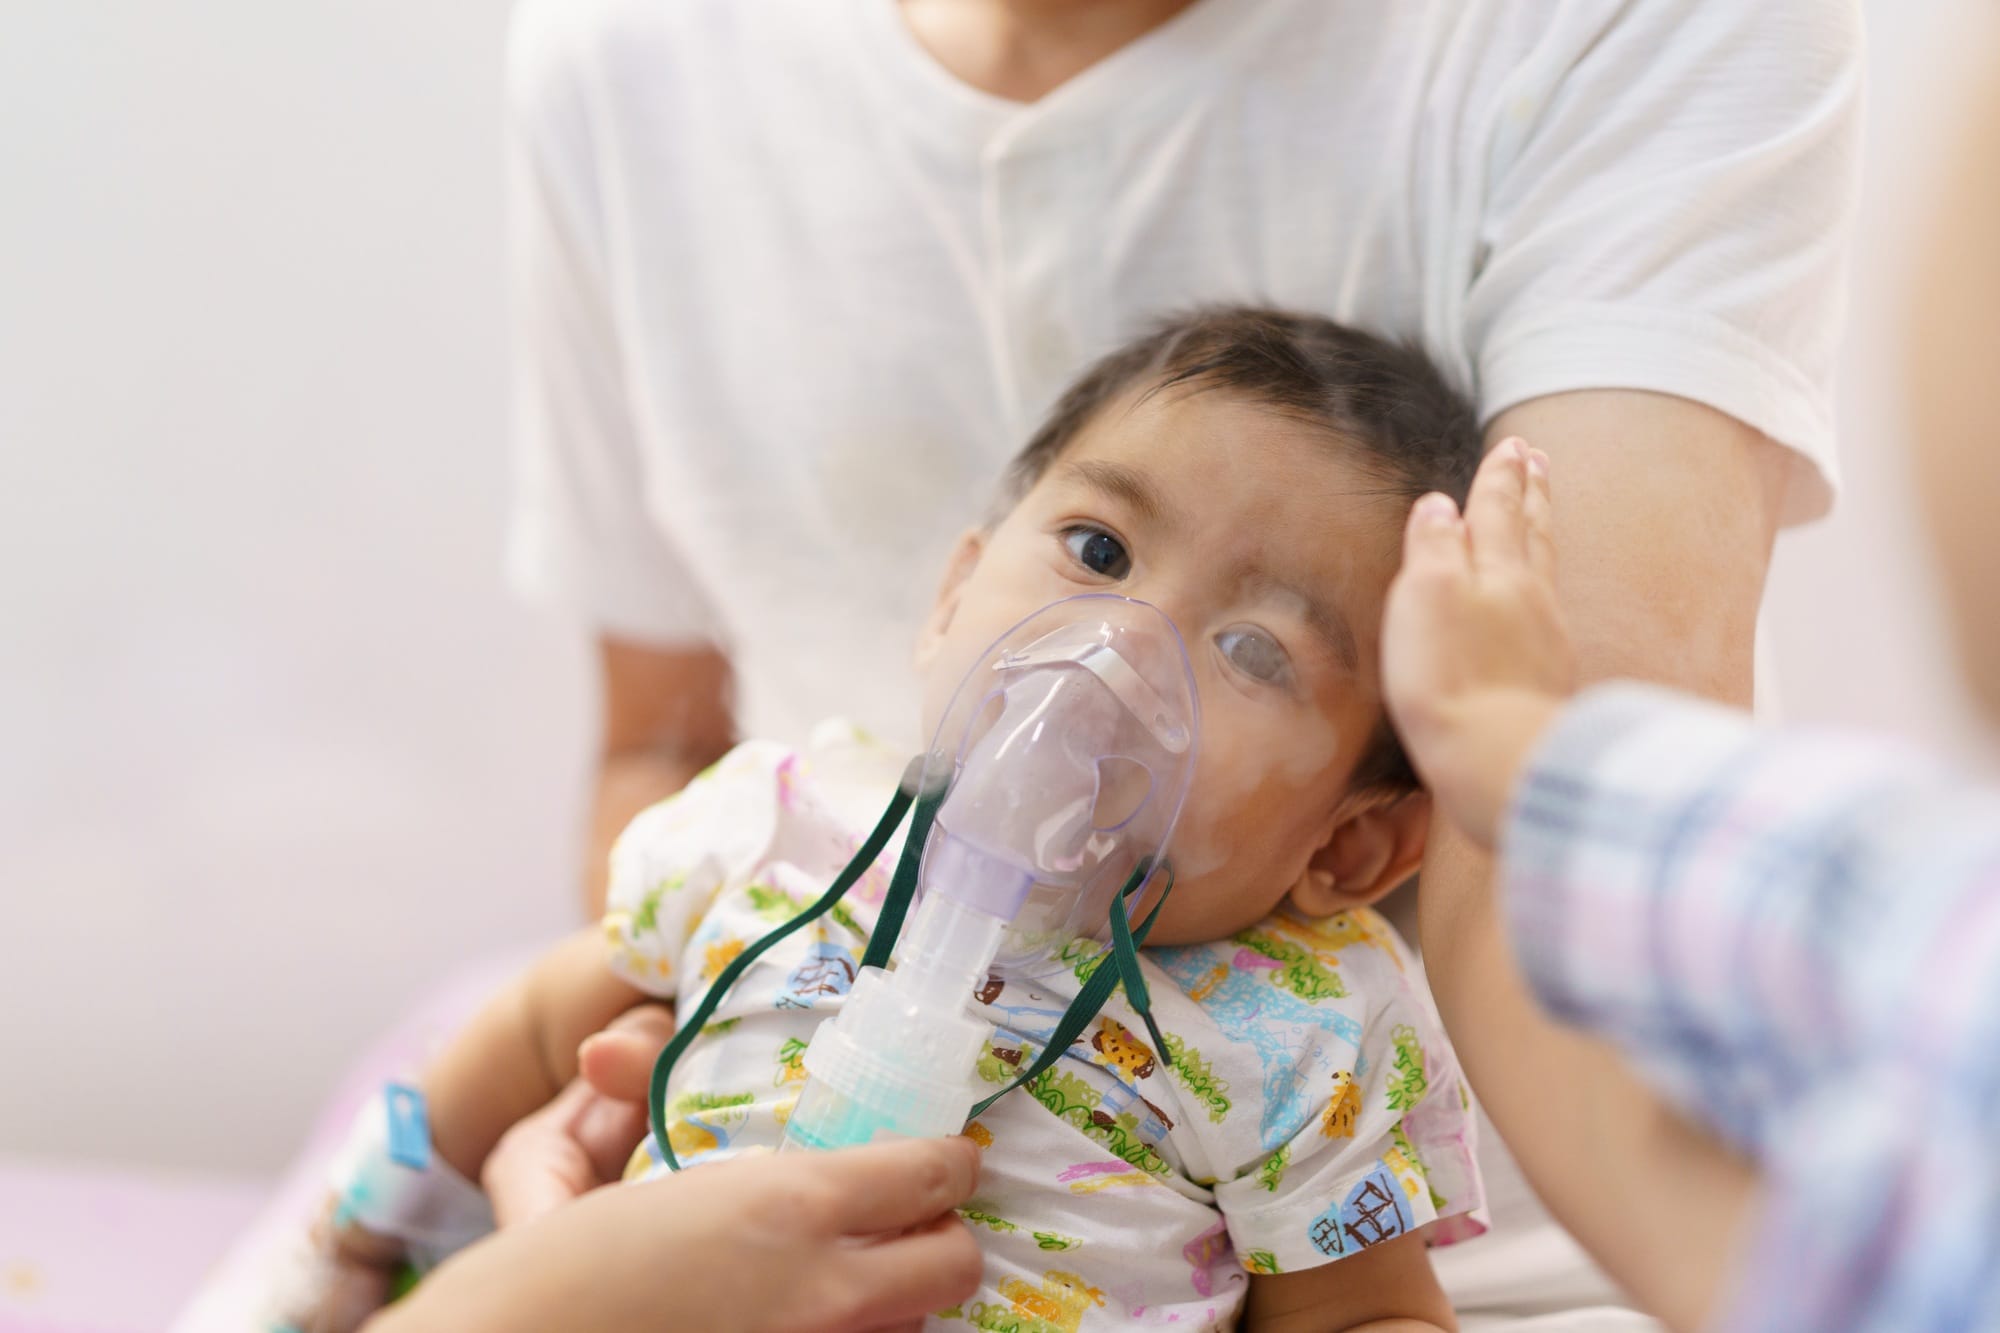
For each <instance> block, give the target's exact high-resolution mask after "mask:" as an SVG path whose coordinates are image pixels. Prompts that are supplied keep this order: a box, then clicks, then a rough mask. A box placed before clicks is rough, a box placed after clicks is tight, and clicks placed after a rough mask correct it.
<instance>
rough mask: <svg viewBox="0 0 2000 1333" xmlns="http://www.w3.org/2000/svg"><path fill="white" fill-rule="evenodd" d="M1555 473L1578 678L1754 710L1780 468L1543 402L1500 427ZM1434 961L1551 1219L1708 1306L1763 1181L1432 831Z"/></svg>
mask: <svg viewBox="0 0 2000 1333" xmlns="http://www.w3.org/2000/svg"><path fill="white" fill-rule="evenodd" d="M1495 430H1496V434H1497V433H1500V432H1503V431H1504V432H1507V433H1518V434H1520V435H1522V436H1525V437H1526V438H1527V439H1528V440H1529V441H1530V443H1532V444H1534V445H1536V446H1537V447H1539V448H1541V449H1542V450H1544V451H1545V452H1546V453H1547V454H1548V455H1549V456H1550V461H1551V468H1550V474H1549V475H1550V481H1551V489H1552V491H1553V496H1554V509H1553V512H1554V515H1555V522H1554V537H1555V551H1556V557H1557V569H1556V579H1555V584H1556V590H1557V592H1558V595H1559V600H1560V602H1561V607H1562V611H1563V613H1564V616H1565V618H1566V619H1567V621H1568V623H1569V627H1570V637H1571V639H1572V640H1573V643H1574V647H1575V665H1576V670H1577V674H1578V677H1579V678H1580V680H1581V681H1582V682H1584V683H1589V682H1591V681H1595V680H1603V679H1608V678H1613V677H1638V678H1643V679H1649V680H1654V681H1658V682H1661V683H1665V684H1669V685H1672V686H1675V687H1677V688H1680V689H1686V690H1690V691H1693V692H1696V693H1700V694H1704V695H1708V696H1710V697H1713V698H1718V699H1722V700H1725V701H1727V702H1731V703H1737V704H1743V703H1747V702H1748V701H1749V699H1750V694H1751V687H1752V665H1753V660H1754V642H1755V631H1756V615H1757V606H1758V603H1759V601H1760V600H1761V597H1762V593H1763V584H1764V575H1765V571H1766V568H1767V567H1768V563H1769V559H1770V551H1771V543H1772V540H1773V536H1774V533H1775V528H1776V515H1777V512H1778V510H1779V508H1780V503H1781V501H1782V498H1783V493H1784V488H1785V482H1786V477H1787V466H1788V465H1787V462H1786V460H1785V457H1784V455H1783V453H1782V451H1780V450H1778V449H1777V448H1776V446H1774V445H1772V444H1770V443H1769V442H1768V441H1765V440H1763V439H1762V438H1761V437H1759V436H1757V435H1756V433H1755V432H1754V431H1751V430H1749V429H1748V428H1747V427H1744V426H1742V425H1741V424H1740V423H1737V422H1734V421H1731V420H1730V419H1728V418H1726V417H1723V416H1721V415H1720V414H1718V413H1715V412H1713V411H1711V410H1709V409H1707V408H1703V407H1700V406H1698V405H1696V404H1693V403H1688V402H1684V401H1681V400H1676V399H1669V398H1662V397H1659V396H1657V395H1647V394H1627V393H1604V394H1575V395H1568V396H1566V397H1563V398H1555V399H1547V400H1543V401H1541V402H1537V403H1530V404H1527V405H1526V406H1524V407H1521V408H1517V409H1515V410H1514V411H1512V412H1509V413H1508V414H1507V415H1506V416H1505V417H1504V418H1503V419H1502V421H1501V422H1500V423H1498V425H1497V426H1496V428H1495ZM1419 910H1420V914H1421V928H1422V937H1423V943H1424V951H1425V959H1426V966H1427V970H1428V972H1429V975H1430V978H1431V982H1432V985H1433V988H1434V989H1435V991H1436V994H1437V999H1438V1004H1439V1009H1440V1012H1441V1014H1442V1016H1443V1018H1444V1020H1445V1025H1446V1027H1447V1029H1448V1030H1449V1031H1450V1033H1451V1036H1452V1040H1453V1043H1454V1045H1455V1046H1456V1047H1457V1048H1458V1051H1459V1054H1460V1058H1461V1059H1462V1060H1463V1062H1464V1064H1465V1067H1466V1070H1467V1073H1468V1074H1469V1075H1470V1077H1471V1080H1472V1084H1473V1087H1474V1089H1475V1091H1476V1092H1478V1094H1479V1095H1480V1097H1481V1098H1482V1100H1483V1101H1484V1102H1485V1103H1486V1106H1487V1109H1488V1111H1489V1112H1490V1114H1491V1115H1492V1117H1493V1121H1494V1123H1495V1125H1496V1126H1497V1127H1498V1128H1499V1130H1500V1132H1501V1134H1502V1135H1503V1136H1504V1137H1505V1138H1506V1139H1507V1142H1508V1144H1509V1146H1510V1147H1511V1148H1512V1149H1513V1150H1514V1153H1515V1155H1516V1157H1517V1158H1518V1159H1519V1160H1520V1163H1521V1165H1522V1168H1523V1170H1524V1171H1525V1173H1526V1174H1527V1177H1528V1179H1529V1181H1530V1182H1531V1183H1532V1184H1533V1185H1534V1186H1535V1188H1536V1190H1537V1192H1538V1193H1540V1194H1541V1195H1542V1197H1543V1199H1544V1200H1545V1202H1547V1204H1548V1205H1549V1207H1550V1209H1551V1211H1553V1212H1554V1213H1555V1214H1556V1216H1557V1217H1559V1218H1560V1219H1561V1220H1562V1221H1563V1222H1564V1223H1565V1224H1566V1225H1568V1226H1569V1227H1570V1229H1571V1230H1572V1231H1573V1232H1574V1233H1575V1234H1576V1236H1577V1238H1578V1239H1579V1240H1580V1241H1581V1242H1582V1243H1583V1244H1584V1245H1585V1247H1586V1248H1588V1249H1589V1250H1591V1251H1592V1252H1593V1253H1594V1254H1595V1255H1596V1256H1597V1257H1598V1258H1599V1260H1600V1261H1601V1262H1603V1264H1604V1266H1605V1267H1606V1268H1607V1269H1608V1270H1609V1271H1610V1272H1611V1274H1612V1275H1613V1276H1614V1277H1615V1278H1617V1279H1618V1280H1619V1281H1621V1282H1622V1283H1624V1284H1625V1285H1626V1286H1627V1288H1628V1289H1630V1290H1631V1292H1632V1294H1633V1295H1634V1296H1635V1297H1636V1298H1638V1299H1639V1300H1640V1301H1641V1303H1643V1304H1644V1305H1646V1306H1647V1307H1648V1308H1650V1309H1652V1310H1654V1311H1655V1312H1657V1313H1658V1314H1660V1315H1661V1316H1662V1317H1664V1318H1666V1319H1667V1320H1668V1321H1669V1322H1670V1323H1671V1324H1673V1325H1675V1326H1676V1327H1684V1328H1691V1327H1694V1326H1696V1325H1697V1324H1699V1323H1700V1322H1701V1320H1702V1319H1703V1317H1704V1316H1705V1315H1706V1313H1707V1312H1708V1311H1709V1309H1710V1308H1711V1306H1712V1304H1713V1303H1714V1299H1715V1296H1716V1293H1717V1290H1718V1288H1719V1286H1720V1283H1721V1282H1722V1280H1723V1278H1724V1275H1726V1273H1727V1272H1728V1271H1729V1263H1728V1259H1729V1256H1730V1254H1731V1253H1732V1251H1733V1248H1734V1244H1735V1240H1736V1237H1737V1234H1738V1232H1739V1230H1740V1228H1741V1226H1742V1222H1743V1219H1744V1217H1745V1216H1746V1214H1747V1212H1748V1208H1749V1201H1750V1198H1751V1196H1752V1193H1753V1190H1754V1184H1755V1182H1754V1177H1753V1175H1752V1173H1751V1171H1750V1169H1749V1168H1748V1167H1747V1166H1746V1165H1745V1164H1744V1163H1743V1162H1741V1161H1740V1160H1738V1159H1736V1158H1734V1157H1733V1156H1732V1155H1731V1154H1730V1153H1729V1152H1728V1151H1727V1150H1725V1149H1723V1148H1722V1147H1721V1146H1720V1142H1719V1140H1717V1139H1715V1138H1713V1137H1712V1136H1710V1135H1708V1134H1706V1133H1705V1132H1704V1131H1702V1130H1700V1129H1699V1128H1697V1127H1695V1126H1693V1125H1691V1124H1689V1123H1688V1122H1687V1121H1686V1120H1685V1119H1684V1118H1683V1117H1681V1116H1680V1115H1679V1114H1677V1113H1676V1112H1675V1111H1674V1110H1673V1108H1671V1107H1670V1106H1669V1105H1668V1104H1667V1103H1665V1102H1664V1101H1662V1100H1661V1099H1660V1098H1659V1097H1658V1096H1657V1095H1656V1094H1654V1093H1653V1092H1652V1091H1651V1090H1650V1089H1649V1088H1648V1087H1647V1086H1646V1085H1645V1084H1643V1083H1642V1082H1641V1081H1640V1080H1639V1079H1638V1078H1637V1076H1636V1075H1635V1074H1634V1073H1633V1072H1632V1071H1631V1069H1630V1067H1629V1066H1628V1065H1626V1064H1625V1063H1624V1061H1623V1060H1622V1059H1621V1058H1620V1056H1619V1055H1618V1053H1617V1052H1616V1051H1614V1050H1613V1049H1611V1048H1610V1047H1608V1046H1606V1045H1604V1044H1602V1043H1600V1042H1598V1041H1597V1040H1595V1039H1593V1038H1591V1037H1587V1036H1585V1035H1583V1034H1581V1033H1578V1032H1576V1031H1573V1030H1570V1029H1568V1028H1565V1027H1563V1026H1561V1025H1560V1024H1558V1023H1557V1022H1555V1021H1554V1020H1553V1019H1551V1018H1550V1017H1549V1016H1548V1015H1547V1014H1546V1013H1545V1012H1544V1011H1543V1010H1542V1009H1541V1008H1540V1007H1539V1005H1538V1004H1537V1003H1536V1001H1535V998H1534V996H1533V994H1532V993H1531V992H1530V990H1529V987H1528V984H1527V982H1526V979H1525V978H1524V976H1523V975H1522V973H1521V971H1520V969H1519V966H1518V964H1517V962H1516V959H1515V955H1514V952H1513V948H1512V943H1511V941H1510V940H1509V939H1508V937H1507V934H1506V929H1505V923H1504V921H1503V919H1502V912H1501V905H1500V904H1499V902H1498V901H1497V899H1496V897H1495V886H1494V876H1493V867H1492V865H1491V863H1490V861H1489V859H1488V858H1487V857H1486V856H1485V855H1484V854H1483V853H1481V852H1480V851H1478V850H1477V848H1476V847H1474V846H1473V845H1472V844H1471V843H1470V841H1468V840H1467V839H1466V838H1464V837H1463V835H1461V834H1459V833H1457V832H1456V831H1455V830H1452V829H1450V828H1449V827H1447V826H1445V824H1444V822H1443V821H1440V822H1439V826H1438V827H1437V828H1436V830H1435V831H1434V835H1433V838H1432V841H1431V846H1430V851H1429V855H1428V857H1427V858H1426V861H1425V865H1424V875H1423V891H1422V894H1421V902H1420V909H1419Z"/></svg>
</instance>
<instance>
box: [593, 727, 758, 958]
mask: <svg viewBox="0 0 2000 1333" xmlns="http://www.w3.org/2000/svg"><path fill="white" fill-rule="evenodd" d="M725 751H726V746H723V747H720V748H716V747H711V748H709V749H704V750H701V751H693V750H680V749H673V750H641V751H635V752H627V753H614V754H608V755H606V756H605V757H604V760H603V762H602V764H601V765H600V767H599V769H598V775H597V789H596V792H595V794H594V798H593V800H592V802H591V814H590V838H589V845H588V847H587V848H586V850H585V853H584V855H585V859H584V871H583V909H584V913H585V915H586V916H588V917H589V918H591V919H592V920H595V919H596V918H597V917H599V916H601V915H603V912H604V898H605V894H606V893H607V892H609V890H610V887H611V846H612V844H613V843H615V842H617V841H618V835H619V834H620V833H623V832H624V831H625V826H626V825H627V824H629V823H631V822H632V817H633V816H634V815H637V814H638V813H639V812H640V811H641V810H644V809H646V808H647V807H649V806H652V805H657V804H658V803H659V802H661V801H664V800H666V799H667V798H668V797H669V796H672V795H673V794H674V793H675V792H677V791H679V790H680V789H681V788H683V787H685V786H687V784H688V783H689V782H691V781H693V780H694V777H695V775H696V774H698V773H700V772H701V771H702V770H703V769H704V768H707V767H708V766H709V765H710V764H712V763H714V762H715V761H716V760H717V759H720V758H721V757H722V755H723V754H724V753H725Z"/></svg>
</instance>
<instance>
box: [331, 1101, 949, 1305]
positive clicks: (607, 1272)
mask: <svg viewBox="0 0 2000 1333" xmlns="http://www.w3.org/2000/svg"><path fill="white" fill-rule="evenodd" d="M978 1173H979V1153H978V1150H977V1149H976V1148H975V1147H974V1146H973V1144H972V1143H971V1141H970V1140H967V1139H962V1138H953V1139H905V1140H900V1141H897V1142H892V1143H879V1144H874V1145H871V1146H869V1147H866V1148H851V1149H847V1150H845V1151H841V1152H830V1153H813V1152H801V1153H786V1154H784V1155H782V1156H779V1155H775V1154H772V1155H764V1156H757V1157H740V1158H736V1159H733V1160H731V1161H727V1162H719V1163H716V1164H714V1165H710V1166H703V1167H700V1168H699V1169H697V1170H693V1171H688V1172H685V1173H683V1174H680V1175H676V1176H670V1177H667V1178H665V1179H662V1180H655V1181H648V1182H647V1183H645V1184H641V1185H632V1186H628V1187H625V1188H621V1189H607V1190H595V1191H593V1192H591V1193H589V1194H587V1195H585V1196H584V1197H582V1198H580V1199H578V1200H577V1201H576V1202H575V1203H573V1204H570V1205H568V1206H566V1207H563V1208H557V1209H555V1210H553V1211H551V1212H548V1213H545V1214H544V1215H543V1216H541V1217H539V1218H537V1219H535V1220H534V1221H532V1222H527V1223H523V1224H522V1225H520V1226H515V1227H510V1228H508V1229H507V1230H505V1231H501V1232H496V1233H495V1234H494V1235H492V1236H491V1237H489V1238H488V1239H486V1240H484V1241H481V1242H480V1243H479V1244H477V1245H474V1246H472V1247H471V1248H470V1249H467V1250H465V1251H463V1252H462V1253H460V1254H459V1255H457V1256H456V1257H454V1258H453V1259H451V1260H450V1261H449V1262H447V1263H446V1264H444V1265H443V1266H442V1267H440V1268H439V1269H437V1271H435V1272H434V1273H432V1274H431V1275H430V1276H429V1277H427V1278H426V1279H425V1280H424V1281H423V1282H422V1283H421V1284H419V1285H418V1287H417V1289H416V1290H415V1291H414V1292H412V1293H411V1294H410V1295H409V1296H408V1297H406V1298H405V1299H404V1300H403V1301H402V1302H400V1303H398V1304H396V1305H393V1306H391V1307H389V1309H388V1310H386V1311H384V1312H383V1314H382V1315H381V1316H380V1317H379V1318H378V1319H377V1320H376V1321H375V1322H374V1323H372V1324H370V1325H369V1328H370V1330H371V1333H433V1331H436V1333H447V1331H448V1333H516V1330H519V1331H520V1333H544V1331H545V1330H547V1329H551V1328H561V1329H565V1330H569V1331H570V1333H650V1331H651V1330H670V1329H671V1330H684V1329H701V1330H703V1333H711V1331H713V1333H765V1331H766V1330H768V1331H769V1333H795V1331H797V1330H823V1331H824V1333H858V1331H859V1330H864V1329H881V1328H891V1327H894V1328H901V1327H905V1326H912V1327H913V1326H915V1325H916V1324H917V1323H918V1322H919V1321H921V1319H922V1317H923V1316H924V1315H925V1314H926V1313H928V1312H930V1311H933V1310H939V1309H943V1308H945V1307H946V1306H949V1305H951V1304H953V1303H955V1302H957V1301H961V1300H963V1299H965V1297H967V1296H968V1295H970V1294H971V1292H972V1290H973V1288H974V1287H975V1286H977V1285H978V1282H979V1272H980V1254H979V1245H978V1243H977V1242H976V1241H974V1240H973V1238H972V1234H971V1232H970V1231H968V1230H967V1228H966V1226H965V1224H964V1223H963V1222H961V1221H960V1220H959V1219H958V1218H956V1217H954V1216H952V1215H951V1213H950V1211H949V1210H950V1209H951V1208H953V1207H955V1206H956V1205H958V1204H959V1203H962V1202H963V1201H964V1200H965V1199H966V1198H967V1197H968V1196H970V1195H971V1193H972V1190H973V1186H974V1184H975V1183H976V1181H977V1177H978Z"/></svg>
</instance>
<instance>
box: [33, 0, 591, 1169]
mask: <svg viewBox="0 0 2000 1333" xmlns="http://www.w3.org/2000/svg"><path fill="white" fill-rule="evenodd" d="M8 8H9V10H10V12H8V13H7V14H6V16H5V21H4V22H0V31H5V32H6V34H7V35H6V37H5V39H4V40H0V457H4V464H0V468H4V475H3V476H0V553H4V558H0V610H3V611H4V620H0V636H4V637H0V673H4V679H0V894H4V901H5V908H4V913H3V914H0V1147H4V1148H9V1149H30V1150H35V1151H39V1152H47V1153H65V1154H74V1153H102V1154H107V1155H111V1156H116V1157H122V1158H129V1159H143V1160H149V1161H157V1162H171V1163H188V1164H205V1165H227V1166H245V1167H269V1166H273V1165H275V1164H277V1163H278V1162H279V1161H281V1160H282V1157H283V1155H284V1153H285V1151H286V1149H287V1148H288V1146H289V1145H291V1144H293V1143H294V1142H296V1140H297V1138H298V1136H299V1134H300V1127H301V1124H302V1122H303V1118H304V1117H305V1115H306V1114H307V1112H308V1111H309V1109H310V1108H311V1107H312V1106H313V1104H314V1103H315V1101H316V1100H317V1098H319V1097H320V1096H322V1095H324V1092H325V1090H326V1088H327V1087H328V1085H329V1084H330V1082H331V1080H332V1079H333V1077H334V1074H335V1073H336V1071H337V1070H338V1067H339V1065H340V1063H341V1062H342V1061H343V1060H344V1059H345V1058H347V1057H349V1056H351V1055H352V1054H353V1053H354V1052H355V1051H356V1050H357V1048H358V1047H359V1046H360V1045H361V1044H362V1043H364V1042H365V1041H366V1040H367V1038H368V1037H369V1035H370V1034H371V1033H373V1032H376V1031H378V1030H379V1029H380V1028H381V1026H382V1025H383V1024H384V1023H385V1022H386V1021H387V1020H388V1019H389V1018H390V1017H391V1016H392V1015H393V1014H395V1013H396V1012H397V1010H398V1009H399V1008H400V1007H401V1006H403V1005H405V1004H407V1003H408V1002H409V1001H410V999H411V998H412V996H413V995H415V994H416V993H418V991H419V990H420V988H422V987H423V986H424V985H425V983H426V981H427V980H428V979H430V978H432V977H433V976H435V975H436V974H437V972H438V971H439V967H440V962H441V960H444V959H448V958H452V957H473V956H477V955H479V954H481V953H490V952H492V951H493V949H494V948H495V947H496V946H500V945H503V944H506V943H510V942H520V941H524V940H527V939H532V938H536V937H539V936H540V935H542V934H544V933H547V932H550V931H552V930H554V929H556V928H558V927H559V925H560V924H561V923H562V921H563V920H564V919H565V917H564V913H565V910H566V909H567V908H568V907H569V899H568V897H567V896H566V895H565V893H564V891H563V890H564V889H565V888H566V887H567V885H568V884H569V882H570V880H571V878H572V876H571V866H572V864H573V853H572V852H571V850H570V845H571V834H572V831H573V829H574V827H575V820H576V816H577V811H578V801H577V794H578V792H579V791H580V789H581V788H580V776H581V772H582V763H583V758H584V756H583V750H582V746H583V744H584V741H585V724H586V719H587V708H588V699H587V697H586V693H585V691H586V687H587V679H586V676H585V662H584V659H583V657H582V655H581V653H580V650H579V649H578V648H577V646H576V645H575V644H574V643H572V642H570V640H569V638H568V637H567V636H565V635H564V634H563V633H562V632H561V630H560V629H559V627H557V626H554V625H551V624H546V623H541V622H538V621H537V620H536V619H534V618H533V617H531V616H530V615H529V614H528V613H527V612H525V611H523V610H522V609H520V608H519V607H518V606H517V605H516V604H515V603H513V602H512V601H510V600H509V598H508V596H507V595H506V593H505V592H504V590H503V588H502V587H501V583H500V578H499V574H498V567H499V558H500V549H501V530H502V529H501V521H502V514H503V506H504V500H505V486H506V481H505V474H506V445H505V412H506V383H505V364H504V362H505V356H504V352H505V330H504V327H503V293H502V249H501V227H502V209H501V197H500V169H499V168H500V147H499V142H500V141H499V129H498V124H499V103H500V84H499V80H500V75H499V71H500V65H501V38H502V31H503V23H504V18H505V0H425V2H423V3H416V4H408V3H390V2H389V0H342V2H341V3H309V2H307V0H288V2H287V3H281V4H271V3H264V2H261V0H255V2H253V0H187V2H186V3H179V4H173V5H161V4H156V3H151V2H150V0H82V2H81V3H73V4H33V3H29V4H25V5H19V4H14V5H9V6H8ZM364 959H365V960H366V962H365V965H361V964H360V963H359V961H358V960H364Z"/></svg>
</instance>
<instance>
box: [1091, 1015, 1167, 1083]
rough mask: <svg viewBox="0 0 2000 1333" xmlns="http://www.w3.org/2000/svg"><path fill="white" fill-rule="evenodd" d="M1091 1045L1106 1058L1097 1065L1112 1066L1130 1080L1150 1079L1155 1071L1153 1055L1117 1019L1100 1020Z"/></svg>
mask: <svg viewBox="0 0 2000 1333" xmlns="http://www.w3.org/2000/svg"><path fill="white" fill-rule="evenodd" d="M1090 1044H1091V1046H1092V1047H1093V1048H1095V1049H1096V1051H1097V1053H1098V1054H1099V1055H1101V1056H1103V1057H1104V1058H1103V1059H1101V1060H1099V1061H1098V1062H1097V1063H1099V1064H1102V1065H1110V1066H1112V1067H1114V1068H1117V1069H1119V1070H1121V1071H1123V1072H1124V1073H1125V1074H1126V1076H1127V1077H1130V1078H1149V1077H1151V1076H1152V1073H1153V1069H1154V1060H1153V1053H1152V1052H1151V1051H1149V1050H1147V1049H1146V1046H1145V1043H1143V1042H1141V1041H1139V1040H1138V1039H1137V1038H1136V1037H1134V1036H1133V1035H1132V1032H1131V1029H1129V1028H1127V1027H1126V1026H1125V1025H1124V1024H1123V1023H1120V1022H1119V1021H1118V1020H1117V1019H1115V1018H1101V1019H1099V1020H1098V1026H1097V1033H1096V1035H1095V1036H1093V1037H1091V1039H1090Z"/></svg>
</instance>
